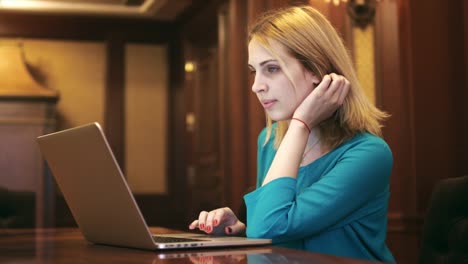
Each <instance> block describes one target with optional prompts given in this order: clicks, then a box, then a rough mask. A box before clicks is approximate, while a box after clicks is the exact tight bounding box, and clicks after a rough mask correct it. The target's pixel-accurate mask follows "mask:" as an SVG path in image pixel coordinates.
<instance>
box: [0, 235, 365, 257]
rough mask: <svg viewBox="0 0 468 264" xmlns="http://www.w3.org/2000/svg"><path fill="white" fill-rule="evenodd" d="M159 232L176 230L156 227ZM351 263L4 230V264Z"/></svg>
mask: <svg viewBox="0 0 468 264" xmlns="http://www.w3.org/2000/svg"><path fill="white" fill-rule="evenodd" d="M152 231H153V232H155V233H174V230H170V229H165V228H157V227H155V228H152ZM291 262H293V263H317V264H332V263H350V264H364V263H371V262H367V261H361V260H354V259H348V258H341V257H336V256H329V255H323V254H317V253H310V252H305V251H299V250H292V249H286V248H281V247H275V246H261V247H242V248H235V247H231V248H218V249H192V250H187V249H185V250H170V251H145V250H137V249H128V248H118V247H110V246H104V245H94V244H90V243H89V242H87V241H86V240H84V238H83V236H82V235H81V233H80V231H79V230H78V229H75V228H52V229H0V263H60V264H62V263H141V264H143V263H200V264H202V263H203V264H211V263H249V264H252V263H254V264H257V263H260V264H266V263H291Z"/></svg>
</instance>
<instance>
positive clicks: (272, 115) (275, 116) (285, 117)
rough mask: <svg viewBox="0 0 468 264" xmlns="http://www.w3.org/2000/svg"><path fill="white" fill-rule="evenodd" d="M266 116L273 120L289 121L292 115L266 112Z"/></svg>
mask: <svg viewBox="0 0 468 264" xmlns="http://www.w3.org/2000/svg"><path fill="white" fill-rule="evenodd" d="M268 116H269V117H270V119H271V120H272V121H274V122H278V121H289V120H290V119H291V118H292V115H285V114H279V113H268Z"/></svg>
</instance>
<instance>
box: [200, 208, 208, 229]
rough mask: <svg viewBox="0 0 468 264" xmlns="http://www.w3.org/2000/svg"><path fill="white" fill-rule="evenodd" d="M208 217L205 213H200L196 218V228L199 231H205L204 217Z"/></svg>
mask: <svg viewBox="0 0 468 264" xmlns="http://www.w3.org/2000/svg"><path fill="white" fill-rule="evenodd" d="M207 216H208V212H207V211H201V212H200V215H199V216H198V228H199V229H200V230H205V225H206V217H207Z"/></svg>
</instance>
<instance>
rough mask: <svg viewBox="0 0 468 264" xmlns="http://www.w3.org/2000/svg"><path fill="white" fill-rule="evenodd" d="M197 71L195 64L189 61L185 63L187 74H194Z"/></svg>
mask: <svg viewBox="0 0 468 264" xmlns="http://www.w3.org/2000/svg"><path fill="white" fill-rule="evenodd" d="M193 71H195V64H194V63H193V62H191V61H187V62H186V63H185V72H193Z"/></svg>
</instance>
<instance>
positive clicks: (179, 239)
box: [153, 236, 206, 243]
mask: <svg viewBox="0 0 468 264" xmlns="http://www.w3.org/2000/svg"><path fill="white" fill-rule="evenodd" d="M153 240H154V242H156V243H178V242H193V241H206V240H203V239H192V238H182V237H166V236H153Z"/></svg>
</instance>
